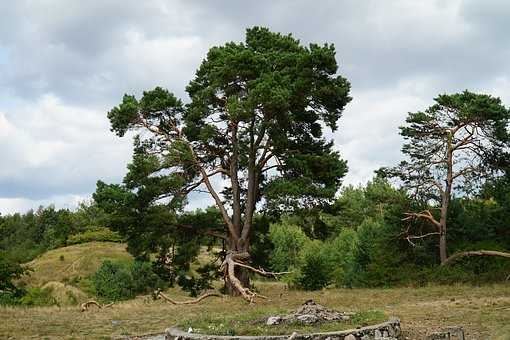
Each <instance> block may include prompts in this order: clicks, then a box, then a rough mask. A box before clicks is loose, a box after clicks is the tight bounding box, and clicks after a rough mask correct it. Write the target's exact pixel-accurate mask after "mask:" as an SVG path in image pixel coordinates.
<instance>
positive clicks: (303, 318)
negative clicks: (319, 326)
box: [296, 314, 319, 324]
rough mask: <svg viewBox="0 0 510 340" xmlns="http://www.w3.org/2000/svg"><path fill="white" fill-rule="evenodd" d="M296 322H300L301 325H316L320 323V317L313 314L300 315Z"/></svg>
mask: <svg viewBox="0 0 510 340" xmlns="http://www.w3.org/2000/svg"><path fill="white" fill-rule="evenodd" d="M296 320H298V321H299V322H301V323H306V324H313V323H316V322H317V321H319V317H318V316H317V315H313V314H303V315H298V316H297V317H296Z"/></svg>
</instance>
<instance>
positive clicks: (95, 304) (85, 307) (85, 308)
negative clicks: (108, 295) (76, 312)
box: [81, 300, 113, 312]
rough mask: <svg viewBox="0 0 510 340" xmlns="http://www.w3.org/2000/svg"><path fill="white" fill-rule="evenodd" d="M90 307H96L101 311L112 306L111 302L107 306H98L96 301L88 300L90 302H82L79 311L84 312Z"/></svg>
mask: <svg viewBox="0 0 510 340" xmlns="http://www.w3.org/2000/svg"><path fill="white" fill-rule="evenodd" d="M91 306H97V308H99V309H102V308H108V307H111V306H113V302H111V303H108V304H106V305H101V304H99V303H98V302H97V301H95V300H90V301H87V302H84V303H82V304H81V311H82V312H85V311H87V310H88V309H89V307H91Z"/></svg>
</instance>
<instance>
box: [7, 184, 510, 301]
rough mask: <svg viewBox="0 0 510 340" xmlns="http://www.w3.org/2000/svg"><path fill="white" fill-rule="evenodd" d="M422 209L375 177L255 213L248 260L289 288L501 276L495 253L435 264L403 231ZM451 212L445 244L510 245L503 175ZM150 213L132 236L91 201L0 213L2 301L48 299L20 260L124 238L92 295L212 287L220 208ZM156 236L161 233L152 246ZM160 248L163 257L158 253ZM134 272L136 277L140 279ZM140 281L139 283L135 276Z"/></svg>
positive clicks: (430, 241) (424, 242) (423, 225)
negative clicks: (122, 256)
mask: <svg viewBox="0 0 510 340" xmlns="http://www.w3.org/2000/svg"><path fill="white" fill-rule="evenodd" d="M110 203H111V202H110ZM426 208H430V207H427V203H424V202H420V201H418V200H416V199H414V198H412V197H410V196H409V195H408V194H407V193H406V192H405V190H403V189H398V188H396V187H394V186H392V185H391V184H390V183H389V182H388V180H386V179H384V178H381V177H378V176H377V177H375V178H374V179H373V180H372V181H370V182H369V183H367V184H366V185H365V186H359V187H353V186H347V187H345V188H343V189H342V190H341V192H340V194H339V196H338V198H337V199H336V200H335V201H334V203H333V204H331V205H327V206H323V207H322V208H320V209H318V208H316V209H312V210H301V211H297V212H295V213H293V214H283V215H282V214H276V213H275V212H274V211H272V212H271V213H270V214H269V213H268V214H257V215H256V216H255V224H254V225H255V230H256V233H255V235H256V237H254V239H253V246H252V256H253V257H252V261H251V262H252V264H253V265H255V266H260V267H265V268H271V269H272V270H274V271H279V272H286V271H289V272H290V274H287V275H285V276H283V277H282V280H283V281H285V282H286V283H287V284H288V285H289V287H295V288H300V289H311V290H314V289H320V288H323V287H326V286H329V285H334V286H337V287H374V286H395V285H422V284H426V283H453V282H466V283H483V282H495V281H501V280H505V279H506V278H507V276H508V275H509V274H510V261H508V260H507V259H503V258H494V257H477V258H465V259H462V260H460V261H458V262H457V263H454V264H453V265H449V266H439V263H440V258H439V253H438V251H437V241H436V240H435V239H434V238H430V237H424V238H416V239H412V238H409V234H408V232H409V230H414V231H415V232H416V231H420V232H421V233H422V234H426V233H427V232H429V231H430V230H431V228H432V226H430V225H429V224H428V223H427V222H426V221H422V220H404V219H405V218H404V217H405V213H406V212H407V211H410V210H413V209H415V210H418V209H426ZM449 209H450V211H449V221H448V223H449V226H450V227H449V228H450V230H449V234H448V242H449V249H450V252H451V253H452V254H453V253H455V252H458V251H466V250H477V249H490V250H501V251H505V250H508V249H510V229H509V228H508V222H509V221H510V179H509V177H508V176H503V177H501V178H499V179H498V180H497V181H494V182H489V183H487V184H486V185H485V186H484V187H483V188H482V190H481V191H480V192H479V194H477V195H475V196H472V197H463V198H456V199H454V200H453V201H452V202H451V205H450V208H449ZM117 213H118V212H117ZM150 216H151V217H150V218H149V219H148V221H151V223H152V224H144V227H143V228H141V227H140V228H139V229H135V230H136V231H139V232H137V233H136V234H133V233H131V231H132V230H133V229H132V225H131V224H130V223H127V222H128V221H129V220H128V219H126V217H125V216H124V218H121V217H120V216H118V215H115V214H114V213H112V212H106V211H104V210H103V209H102V208H101V207H100V204H97V203H92V204H82V205H80V206H79V208H78V209H76V210H75V211H69V210H67V209H55V208H54V207H52V206H50V207H47V208H42V207H41V208H39V209H38V210H37V211H35V212H34V211H29V212H27V213H25V214H13V215H7V216H1V217H0V236H1V241H0V249H1V252H2V259H1V261H0V272H1V275H2V286H1V289H2V290H3V291H4V292H8V295H9V297H10V298H11V297H12V296H17V297H18V298H19V299H18V300H16V301H28V303H29V304H33V303H36V302H34V300H35V301H42V302H41V303H46V304H47V303H51V301H53V300H51V298H50V297H48V296H49V295H48V294H47V293H46V295H45V293H44V291H43V290H40V289H29V290H28V295H27V291H26V290H25V289H24V288H22V287H17V286H15V285H14V283H13V282H14V281H15V280H16V279H19V278H20V277H22V276H23V275H30V269H29V268H24V267H23V266H20V264H22V263H23V262H27V261H29V260H31V259H33V258H34V257H35V256H37V255H39V254H41V253H42V252H45V251H46V250H49V249H54V248H57V247H62V246H66V245H71V244H76V243H81V242H89V241H126V240H127V242H128V245H129V244H131V245H132V246H131V247H128V249H130V252H131V253H132V254H133V255H134V256H135V258H136V259H137V261H135V262H134V263H132V264H129V263H108V262H105V264H104V265H103V266H102V267H101V268H99V270H98V272H97V273H96V274H94V275H93V276H91V277H90V278H89V279H90V282H91V285H92V289H91V293H93V294H95V295H97V297H98V298H100V299H102V300H104V301H110V300H117V299H125V298H130V297H133V296H134V294H137V293H147V292H149V291H150V289H151V287H152V288H156V287H166V286H169V285H173V284H175V283H177V284H179V285H180V286H181V287H182V288H184V289H185V290H187V291H189V292H190V293H191V295H197V294H199V293H200V292H201V291H203V290H204V289H207V288H210V287H211V282H212V280H215V279H218V278H219V275H218V266H219V264H220V262H219V261H218V259H219V258H221V257H222V256H224V252H225V244H224V242H223V240H222V239H219V238H217V237H215V236H216V235H215V233H217V232H218V233H219V232H220V231H221V217H220V214H219V212H218V211H217V210H216V209H215V208H213V207H211V208H208V209H206V210H197V211H194V212H183V213H181V214H179V215H178V216H176V219H177V221H179V223H180V224H172V225H173V229H171V230H169V229H168V228H165V226H166V227H168V224H167V222H168V221H167V220H166V219H165V218H163V217H165V216H167V214H161V213H160V212H158V211H153V212H151V215H150ZM156 217H159V218H156ZM135 222H136V220H135V221H131V223H135ZM178 225H180V227H176V226H178ZM108 228H111V229H108ZM172 230H173V232H169V231H172ZM121 234H122V235H124V237H125V238H121V236H120V235H121ZM164 235H166V236H167V237H166V238H165V237H164ZM158 237H163V240H162V241H160V242H159V243H158V242H157V240H158ZM143 240H145V243H143V242H142V241H143ZM162 242H163V243H162ZM167 247H169V248H170V249H172V252H171V253H166V254H162V253H158V252H157V250H158V249H168V248H167ZM207 249H209V250H210V252H211V254H212V255H213V256H210V257H209V258H210V261H209V262H204V261H203V259H202V260H201V261H199V255H201V254H203V253H204V252H205V251H206V250H207ZM151 254H153V255H155V256H152V260H153V261H152V264H151V265H150V264H149V263H148V262H147V261H150V260H151V256H150V255H151ZM163 255H164V256H163ZM27 269H28V270H27ZM140 271H143V272H144V274H143V275H140V274H139V272H140ZM140 278H143V279H144V280H145V281H143V282H140ZM47 295H48V296H47ZM23 299H24V300H23ZM4 300H6V299H5V297H4ZM9 301H13V300H12V299H11V300H9ZM48 301H49V302H48ZM4 302H5V301H4Z"/></svg>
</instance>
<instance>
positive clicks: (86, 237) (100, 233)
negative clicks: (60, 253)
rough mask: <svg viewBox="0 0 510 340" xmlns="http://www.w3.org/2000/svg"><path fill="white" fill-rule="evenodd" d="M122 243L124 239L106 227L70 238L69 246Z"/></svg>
mask: <svg viewBox="0 0 510 340" xmlns="http://www.w3.org/2000/svg"><path fill="white" fill-rule="evenodd" d="M94 241H98V242H122V241H123V239H122V237H121V236H120V234H119V233H117V232H115V231H112V230H110V229H108V228H105V227H97V228H94V229H90V230H87V231H85V232H83V233H79V234H75V235H71V236H69V238H68V239H67V244H68V245H72V244H81V243H86V242H94Z"/></svg>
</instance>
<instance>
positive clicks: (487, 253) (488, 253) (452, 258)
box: [441, 250, 510, 266]
mask: <svg viewBox="0 0 510 340" xmlns="http://www.w3.org/2000/svg"><path fill="white" fill-rule="evenodd" d="M466 256H500V257H506V258H510V253H505V252H502V251H495V250H473V251H464V252H460V253H456V254H453V255H452V256H450V257H449V258H447V259H446V260H445V261H444V262H443V263H441V265H442V266H444V265H448V264H451V263H453V262H455V261H457V260H458V259H460V258H462V257H466Z"/></svg>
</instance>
